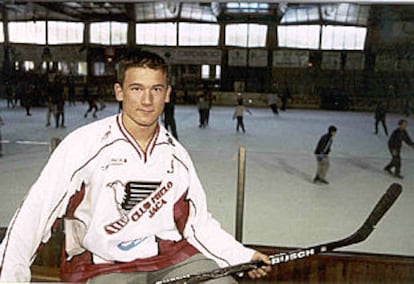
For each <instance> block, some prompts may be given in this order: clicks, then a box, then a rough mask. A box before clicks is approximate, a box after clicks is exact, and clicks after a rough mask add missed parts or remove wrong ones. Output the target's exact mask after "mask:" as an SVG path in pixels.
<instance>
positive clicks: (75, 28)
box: [47, 21, 84, 44]
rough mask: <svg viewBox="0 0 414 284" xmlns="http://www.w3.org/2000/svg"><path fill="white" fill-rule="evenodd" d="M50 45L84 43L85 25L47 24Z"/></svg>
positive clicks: (53, 22) (52, 22) (70, 23)
mask: <svg viewBox="0 0 414 284" xmlns="http://www.w3.org/2000/svg"><path fill="white" fill-rule="evenodd" d="M47 27H48V43H50V44H65V43H66V44H67V43H82V42H83V29H84V24H83V23H73V22H55V21H50V22H48V23H47Z"/></svg>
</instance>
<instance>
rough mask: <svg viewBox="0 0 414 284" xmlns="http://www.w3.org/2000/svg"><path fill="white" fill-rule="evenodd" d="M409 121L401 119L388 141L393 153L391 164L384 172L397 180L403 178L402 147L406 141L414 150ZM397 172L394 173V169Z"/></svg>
mask: <svg viewBox="0 0 414 284" xmlns="http://www.w3.org/2000/svg"><path fill="white" fill-rule="evenodd" d="M407 124H408V122H407V120H405V119H401V120H400V121H399V122H398V127H397V128H396V129H395V130H394V131H393V132H392V134H391V136H390V139H388V150H389V151H390V153H391V162H389V163H388V165H386V166H385V168H384V171H387V172H388V173H390V174H391V175H393V176H394V177H396V178H401V179H402V178H403V176H402V175H401V147H402V142H403V141H404V142H405V143H407V144H408V145H410V146H411V147H413V148H414V142H413V141H412V140H411V138H410V136H409V135H408V132H407V130H406V128H407ZM393 168H395V171H394V172H392V169H393Z"/></svg>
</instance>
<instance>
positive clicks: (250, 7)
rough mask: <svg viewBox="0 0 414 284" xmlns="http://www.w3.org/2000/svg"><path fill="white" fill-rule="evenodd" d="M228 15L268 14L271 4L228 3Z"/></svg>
mask: <svg viewBox="0 0 414 284" xmlns="http://www.w3.org/2000/svg"><path fill="white" fill-rule="evenodd" d="M226 11H227V12H228V13H256V14H257V13H268V12H269V3H261V2H227V3H226Z"/></svg>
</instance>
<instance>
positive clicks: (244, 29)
mask: <svg viewBox="0 0 414 284" xmlns="http://www.w3.org/2000/svg"><path fill="white" fill-rule="evenodd" d="M266 34H267V26H265V25H258V24H230V25H226V45H233V46H242V47H264V46H266Z"/></svg>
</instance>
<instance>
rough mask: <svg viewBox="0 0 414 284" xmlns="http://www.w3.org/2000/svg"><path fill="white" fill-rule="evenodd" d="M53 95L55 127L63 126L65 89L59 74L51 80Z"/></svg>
mask: <svg viewBox="0 0 414 284" xmlns="http://www.w3.org/2000/svg"><path fill="white" fill-rule="evenodd" d="M53 97H54V99H55V100H54V104H55V111H56V114H55V119H56V128H58V127H59V126H60V127H62V128H65V91H64V87H63V82H62V78H61V77H60V76H55V79H54V81H53Z"/></svg>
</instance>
